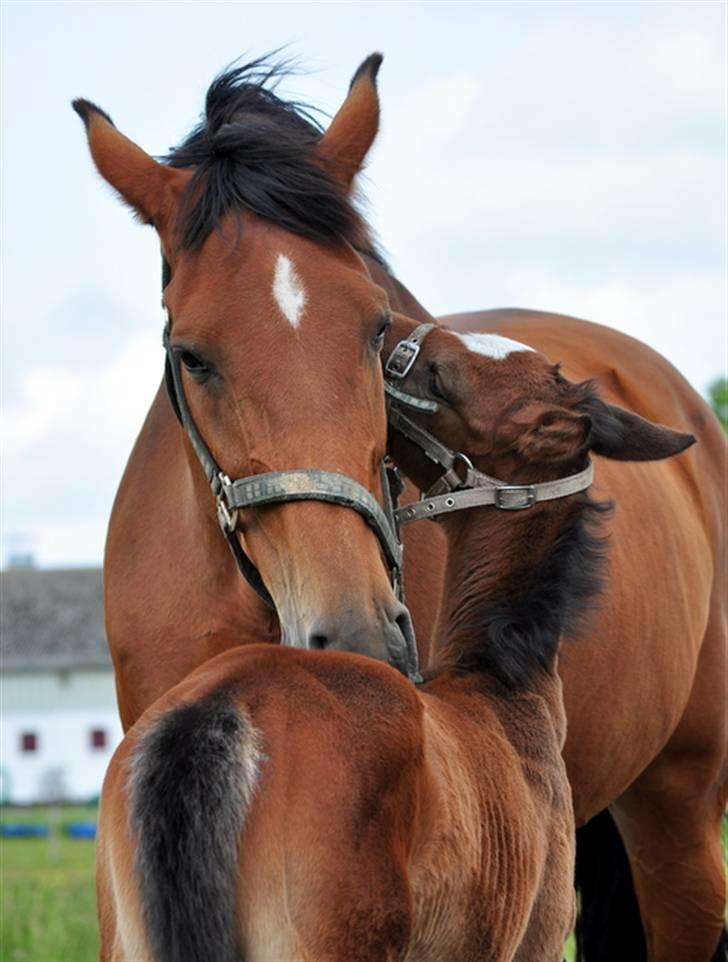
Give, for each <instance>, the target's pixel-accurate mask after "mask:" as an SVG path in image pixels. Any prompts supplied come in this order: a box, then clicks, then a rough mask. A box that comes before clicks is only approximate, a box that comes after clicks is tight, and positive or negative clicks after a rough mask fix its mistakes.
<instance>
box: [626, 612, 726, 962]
mask: <svg viewBox="0 0 728 962" xmlns="http://www.w3.org/2000/svg"><path fill="white" fill-rule="evenodd" d="M726 667H727V666H726V644H725V630H724V619H723V616H722V612H721V611H720V610H719V608H718V606H716V610H714V612H713V618H712V619H711V622H710V623H709V626H708V631H707V632H706V635H705V638H704V641H703V647H702V649H701V654H700V659H699V662H698V670H697V672H696V676H695V681H694V684H693V689H692V692H691V695H690V701H689V702H688V705H687V708H686V710H685V712H684V714H683V717H682V719H681V721H680V724H679V725H678V727H677V729H676V730H675V732H674V733H673V735H672V737H671V738H670V741H669V742H668V744H667V745H666V747H665V748H664V749H663V750H662V752H661V753H660V755H659V756H658V757H657V758H656V759H655V760H654V761H653V762H652V764H651V765H650V766H649V767H648V768H647V769H646V770H645V771H644V772H643V773H642V775H640V777H639V778H638V779H637V780H636V781H635V782H634V783H633V784H632V785H631V786H630V787H629V788H628V789H627V791H626V792H625V793H624V795H623V796H622V798H620V799H619V800H618V801H617V802H616V803H615V805H614V806H613V812H614V815H615V818H616V819H617V823H618V825H619V829H620V832H621V834H622V837H623V839H624V841H625V844H626V847H627V853H628V855H629V859H630V863H631V866H632V875H633V879H634V884H635V890H636V892H637V898H638V901H639V905H640V912H641V915H642V921H643V925H644V929H645V936H646V939H647V949H648V958H649V959H650V962H709V960H711V962H712V960H713V959H715V958H720V954H718V955H716V952H717V951H718V950H717V948H716V947H717V946H718V945H719V943H720V942H721V940H722V939H723V938H724V928H723V913H724V910H725V894H726V888H725V884H726V882H725V871H724V868H723V859H722V852H721V845H720V823H721V818H722V816H723V812H724V811H725V805H726V801H727V800H728V784H727V782H726V773H727V771H728V769H727V767H726V743H727V740H726V732H728V702H727V701H726V698H725V678H726Z"/></svg>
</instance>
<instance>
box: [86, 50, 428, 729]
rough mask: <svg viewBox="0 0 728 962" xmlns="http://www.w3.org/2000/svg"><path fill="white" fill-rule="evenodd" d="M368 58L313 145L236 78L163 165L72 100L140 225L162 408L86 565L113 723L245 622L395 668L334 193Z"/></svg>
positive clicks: (350, 293)
mask: <svg viewBox="0 0 728 962" xmlns="http://www.w3.org/2000/svg"><path fill="white" fill-rule="evenodd" d="M380 60H381V58H380V57H378V56H373V57H370V58H369V59H368V60H367V61H365V63H364V64H362V66H361V68H360V70H359V72H358V73H357V75H356V77H355V78H354V80H353V82H352V89H351V93H350V96H349V98H348V100H347V101H346V103H345V104H344V106H343V107H342V109H341V111H340V112H339V114H338V115H337V117H336V118H335V119H334V121H333V123H332V124H331V126H330V127H329V129H328V131H327V132H326V134H325V135H324V136H323V137H318V135H317V136H316V137H315V138H314V137H313V136H312V133H311V125H310V123H309V122H308V121H307V120H305V118H303V117H302V116H301V115H300V114H299V113H297V112H296V111H295V110H293V109H292V108H290V107H283V106H282V105H281V103H280V101H278V100H277V99H276V98H275V97H273V96H272V95H271V94H270V93H269V92H268V91H267V90H266V88H265V86H264V84H263V82H262V80H261V78H260V77H259V76H258V75H257V74H256V71H257V70H258V69H259V67H258V65H257V64H253V65H249V66H248V67H246V68H242V69H239V70H233V71H232V72H231V73H228V74H225V75H223V76H222V77H220V78H219V79H218V80H217V81H216V82H215V83H214V84H213V86H212V88H211V89H210V92H209V94H208V99H207V114H208V119H207V122H206V123H204V124H203V125H202V126H201V128H200V129H199V130H197V131H195V132H194V133H193V134H192V135H191V136H190V137H189V138H188V140H187V141H186V142H185V144H184V145H183V146H182V147H181V148H180V149H179V150H177V151H175V152H174V153H173V154H172V156H171V158H170V161H169V163H168V164H162V163H159V162H157V161H155V160H154V159H152V158H151V157H150V156H149V155H148V154H146V153H145V152H144V151H143V150H141V148H139V147H138V146H136V145H135V144H134V143H132V142H131V141H130V140H128V139H127V138H126V137H125V136H124V135H123V134H122V133H120V132H119V131H118V130H117V129H116V128H115V127H114V125H113V124H112V122H111V121H110V119H109V117H108V116H107V115H106V114H105V113H104V112H103V111H101V110H100V109H99V108H97V107H95V106H94V105H93V104H91V103H89V102H88V101H83V100H81V101H76V102H75V103H74V107H75V109H76V110H77V112H78V113H79V114H80V116H81V117H82V119H83V121H84V124H85V126H86V130H87V134H88V141H89V147H90V150H91V154H92V157H93V160H94V163H95V164H96V166H97V168H98V170H99V172H100V173H101V175H102V176H103V177H104V178H105V179H106V180H107V181H108V182H109V183H110V184H111V185H112V186H113V187H114V188H116V190H117V191H118V192H119V194H120V195H121V197H122V199H123V200H124V201H126V202H127V203H128V204H129V205H130V206H131V207H132V208H133V209H134V211H135V212H136V213H137V215H138V216H139V217H140V218H142V219H143V220H144V221H145V222H147V223H151V224H152V225H153V226H154V227H155V229H156V230H157V232H158V234H159V238H160V241H161V245H162V251H163V256H164V260H165V274H166V278H165V280H166V283H165V290H164V302H165V306H166V308H167V311H168V314H169V323H168V329H167V331H166V333H165V342H166V344H167V363H168V369H167V370H168V380H169V386H170V388H171V392H172V395H173V405H170V401H169V399H168V398H167V397H165V396H163V395H159V396H158V397H157V399H156V400H155V402H154V404H153V406H152V409H151V411H150V413H149V416H148V418H147V421H146V423H145V425H144V428H143V430H142V434H141V436H140V438H139V440H138V442H137V444H136V446H135V448H134V451H133V453H132V457H131V460H130V463H129V466H128V469H127V472H126V474H125V477H124V480H123V481H122V485H121V488H120V491H119V494H118V497H117V501H116V504H115V507H114V513H113V517H112V521H111V527H110V531H109V537H108V543H107V555H106V563H105V605H106V626H107V632H108V638H109V642H110V646H111V652H112V656H113V659H114V665H115V669H116V680H117V686H118V695H119V704H120V709H121V715H122V720H123V722H124V724H125V725H128V724H129V723H130V722H131V721H133V719H134V718H135V717H136V716H137V715H138V713H139V711H140V710H141V709H142V708H143V707H144V706H145V705H147V704H149V703H150V702H151V701H152V700H153V699H154V698H156V697H157V696H158V695H159V694H161V692H163V691H165V690H166V689H168V688H169V687H171V686H172V685H173V684H174V683H175V682H176V681H178V680H179V678H180V677H183V676H184V675H185V674H186V673H187V672H188V671H189V670H190V669H191V668H193V667H194V666H195V665H197V664H199V662H200V661H203V660H204V659H205V658H207V657H209V656H210V655H212V654H214V653H216V652H217V651H219V650H220V649H221V648H225V647H227V646H229V644H230V638H231V637H235V636H236V635H240V634H241V633H242V634H243V635H245V634H248V633H249V632H248V630H247V629H249V626H250V623H251V621H253V622H254V623H255V624H256V625H257V624H259V623H261V622H262V624H263V625H264V626H266V630H264V632H262V633H261V634H262V636H263V637H267V636H269V635H270V632H271V629H270V624H271V622H272V620H273V618H274V614H273V612H274V611H277V613H278V617H279V618H280V623H281V625H282V630H283V636H284V639H285V641H286V643H288V644H291V645H300V646H304V647H317V648H344V649H346V650H351V651H359V652H363V653H366V654H369V655H373V656H375V657H379V658H385V659H389V660H391V661H392V662H393V663H396V664H397V665H398V666H399V667H401V668H402V669H403V670H410V669H411V668H412V661H413V655H414V643H413V638H412V633H411V626H410V620H409V615H408V613H407V610H406V609H405V608H404V606H403V605H402V604H401V603H399V601H398V600H397V598H396V597H395V595H394V593H393V590H392V587H391V585H390V584H389V583H388V580H387V571H386V568H385V565H384V564H383V562H382V557H381V555H380V550H379V546H378V544H377V539H376V538H375V537H374V536H373V534H372V531H371V530H370V525H371V526H372V527H374V528H375V530H376V531H377V532H378V533H379V534H380V540H381V542H382V544H383V547H384V548H385V549H386V550H387V551H388V552H389V556H390V557H389V560H390V562H391V564H392V566H393V567H397V566H398V561H397V558H396V554H397V548H396V545H395V546H393V545H392V544H391V543H390V542H391V538H390V537H389V535H388V533H387V531H386V524H383V523H382V519H381V518H380V512H381V508H379V507H378V506H377V504H376V503H375V502H374V499H373V498H372V496H371V494H369V492H373V493H374V494H376V495H377V497H379V498H380V499H382V498H383V497H385V496H386V492H385V491H383V489H382V486H381V473H380V465H381V462H382V459H383V456H384V447H385V444H386V418H385V410H384V401H383V392H382V374H381V365H380V363H379V351H380V349H381V346H382V342H383V336H384V330H385V328H386V325H387V324H388V322H389V321H388V315H389V305H388V303H387V298H386V295H385V292H384V291H382V290H381V289H380V288H379V287H378V285H377V284H375V283H374V282H373V281H372V279H371V277H370V275H369V273H368V272H367V270H366V267H365V265H364V263H363V261H362V258H361V256H360V255H359V254H358V253H357V252H356V248H357V247H365V246H366V245H367V243H368V242H367V235H366V231H365V227H364V225H363V222H362V220H361V218H360V217H359V216H358V214H357V213H356V210H355V208H354V207H353V206H352V202H351V198H350V186H351V181H352V179H353V178H354V176H355V174H356V173H357V171H358V170H359V168H360V167H361V164H362V162H363V159H364V156H365V154H366V152H367V150H368V148H369V145H370V143H371V141H372V139H373V137H374V134H375V132H376V111H374V110H373V109H371V108H369V106H368V104H369V101H371V100H372V99H375V93H374V76H375V74H376V71H377V69H378V66H379V62H380ZM251 73H252V75H253V76H254V77H257V81H256V82H251ZM241 76H244V77H245V78H246V83H245V84H242V85H241V84H240V83H239V80H240V77H241ZM265 76H266V79H269V75H268V74H266V75H265ZM362 114H364V115H365V116H367V117H368V118H369V120H370V124H373V125H374V126H373V127H370V126H368V125H366V124H362V122H361V116H362ZM276 121H278V122H276ZM173 406H175V407H176V408H177V412H176V413H177V415H178V416H179V419H180V420H181V421H182V424H183V427H184V428H185V432H183V431H181V430H180V427H179V425H178V423H177V420H176V418H175V414H174V413H173ZM200 462H202V468H203V470H200V467H201V465H200ZM281 469H284V470H283V471H282V470H281ZM314 469H315V470H314ZM291 472H292V473H291ZM250 476H254V478H251V477H250ZM235 478H237V479H239V480H236V481H234V482H233V481H231V479H235ZM246 478H248V479H249V480H250V483H248V481H246ZM210 486H211V487H212V493H213V494H214V495H215V497H213V496H212V495H211V493H210ZM312 486H313V489H314V490H312ZM309 497H313V498H315V500H305V501H302V500H300V499H301V498H309ZM289 500H296V503H294V504H289V503H285V502H288V501H289ZM216 501H217V504H216ZM271 502H273V503H274V504H275V507H268V508H266V509H262V508H261V507H260V505H268V504H270V503H271ZM331 502H333V503H331ZM342 503H344V504H346V505H347V510H341V507H340V506H339V505H341V504H342ZM250 505H255V506H256V507H255V508H251V507H250ZM350 507H351V508H354V510H349V508H350ZM220 519H222V521H223V525H224V530H225V532H226V536H227V541H228V544H229V546H230V547H231V548H232V549H233V553H234V555H235V559H236V560H238V563H239V565H240V567H241V569H243V570H244V571H246V572H247V573H248V574H249V575H250V577H251V580H252V581H253V583H254V584H256V585H257V587H258V589H259V591H260V593H261V594H268V593H269V596H270V597H271V598H272V602H273V605H272V606H271V607H270V608H269V610H268V611H264V610H263V609H264V608H265V606H264V605H263V604H262V602H259V601H257V600H255V597H254V595H253V594H252V593H251V591H250V589H249V588H248V587H247V586H246V585H244V583H243V579H241V578H240V575H239V573H238V571H237V568H236V565H235V562H234V560H233V557H232V555H231V554H229V553H228V547H227V546H226V543H225V539H224V538H223V537H222V536H221V534H220V530H219V523H218V522H219V521H220ZM236 522H238V523H237V524H236ZM245 552H247V554H246V553H245ZM250 558H252V559H254V562H253V561H251V560H250ZM256 569H257V572H259V573H260V576H262V583H261V582H260V580H259V576H258V573H257V572H256ZM276 625H277V623H276ZM175 626H177V630H171V629H172V628H173V627H175ZM141 652H145V653H146V655H144V656H142V658H141V659H140V658H138V657H137V656H138V655H139V654H140V653H141ZM147 656H148V658H147Z"/></svg>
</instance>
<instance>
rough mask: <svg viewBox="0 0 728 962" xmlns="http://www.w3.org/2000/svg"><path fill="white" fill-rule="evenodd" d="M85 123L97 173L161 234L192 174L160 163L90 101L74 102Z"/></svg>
mask: <svg viewBox="0 0 728 962" xmlns="http://www.w3.org/2000/svg"><path fill="white" fill-rule="evenodd" d="M73 109H74V110H75V111H76V113H77V114H78V116H79V117H80V118H81V120H82V121H83V124H84V127H85V128H86V135H87V137H88V145H89V149H90V151H91V156H92V158H93V162H94V164H95V165H96V169H97V170H98V172H99V173H100V174H101V176H102V177H103V178H104V180H105V181H107V183H109V184H111V186H112V187H113V188H114V189H115V190H116V191H118V193H119V194H120V195H121V198H122V200H123V201H124V202H125V203H127V204H128V205H129V206H130V207H131V208H132V209H133V210H134V211H135V212H136V214H137V215H138V216H139V217H140V218H141V220H142V221H143V222H144V223H145V224H153V225H154V226H155V227H156V228H157V230H159V231H161V230H163V229H164V228H165V227H167V226H168V225H169V224H170V223H171V222H172V218H173V216H174V213H175V211H176V209H177V204H178V198H179V194H180V192H181V190H182V188H183V187H184V186H185V185H186V184H187V182H188V181H189V178H190V173H189V171H182V170H175V169H173V168H171V167H166V166H165V165H164V164H160V163H158V162H157V161H156V160H154V158H153V157H150V156H149V154H147V153H145V152H144V151H143V150H142V149H141V147H138V146H137V145H136V144H135V143H134V142H133V141H131V140H129V138H128V137H125V136H124V134H122V133H121V131H119V130H117V129H116V127H115V126H114V124H113V122H112V120H111V117H109V115H108V114H107V113H105V112H104V111H103V110H101V109H100V108H99V107H97V106H96V105H95V104H92V103H91V102H90V101H88V100H74V101H73Z"/></svg>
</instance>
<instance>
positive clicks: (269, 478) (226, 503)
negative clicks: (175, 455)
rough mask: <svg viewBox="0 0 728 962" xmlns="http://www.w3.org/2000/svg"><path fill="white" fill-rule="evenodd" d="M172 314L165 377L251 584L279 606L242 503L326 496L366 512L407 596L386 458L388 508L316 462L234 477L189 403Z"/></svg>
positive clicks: (332, 501) (226, 533) (396, 584)
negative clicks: (246, 540) (243, 540)
mask: <svg viewBox="0 0 728 962" xmlns="http://www.w3.org/2000/svg"><path fill="white" fill-rule="evenodd" d="M170 327H171V320H170V319H169V315H168V320H167V324H166V325H165V327H164V333H163V335H162V343H163V344H164V349H165V351H166V354H167V357H166V361H165V369H164V380H165V384H166V387H167V393H168V395H169V400H170V402H171V404H172V409H173V410H174V413H175V415H176V416H177V420H178V421H179V422H180V424H181V425H182V427H183V429H184V431H185V433H186V434H187V437H188V438H189V440H190V443H191V444H192V448H193V450H194V452H195V454H196V455H197V458H198V460H199V462H200V464H201V466H202V470H203V471H204V472H205V477H206V478H207V481H208V483H209V485H210V488H211V489H212V493H213V495H214V497H215V501H216V503H217V519H218V523H219V525H220V529H221V531H222V533H223V535H224V537H225V540H226V541H227V543H228V546H229V548H230V550H231V552H232V554H233V557H234V558H235V561H236V563H237V565H238V568H239V569H240V573H241V574H242V575H243V577H244V578H245V579H246V581H247V582H248V584H249V585H250V586H251V587H252V588H253V589H254V590H255V591H256V592H257V593H258V594H259V595H260V597H261V598H262V599H263V600H264V601H265V602H266V603H267V604H268V605H270V606H271V607H275V606H274V603H273V599H272V597H271V595H270V592H269V591H268V589H267V588H266V586H265V584H264V583H263V579H262V578H261V575H260V572H259V571H258V569H257V568H256V566H255V565H254V563H253V562H252V561H251V559H250V558H249V557H248V555H247V554H246V553H245V551H244V550H243V548H242V546H241V544H240V541H239V540H238V538H237V535H236V530H237V526H238V515H239V512H240V510H241V509H243V508H252V507H261V506H263V505H271V504H282V503H285V502H287V501H325V502H327V503H328V504H338V505H342V506H343V507H346V508H351V509H352V510H353V511H356V512H357V513H358V514H359V515H361V516H362V518H364V520H365V521H366V523H367V524H368V525H369V527H370V528H371V529H372V530H373V531H374V533H375V534H376V536H377V538H378V539H379V544H380V546H381V549H382V553H383V554H384V558H385V560H386V562H387V566H388V568H389V571H390V575H391V579H392V587H393V589H394V592H395V594H396V596H397V598H398V599H401V597H402V578H401V570H402V545H401V544H400V541H399V535H398V531H397V527H396V523H395V517H394V508H393V503H392V491H391V488H390V485H392V484H394V483H396V482H395V480H394V478H392V477H390V473H389V469H388V467H387V465H386V464H385V462H382V464H381V468H380V470H381V478H382V490H383V492H384V509H382V507H381V506H380V504H379V502H378V501H377V500H376V498H375V497H374V496H373V495H372V494H371V492H370V491H368V490H367V489H366V488H365V487H364V486H363V485H361V484H359V482H358V481H355V480H354V479H353V478H349V477H347V475H345V474H339V473H338V472H336V471H321V470H318V469H317V468H301V469H298V470H293V471H270V472H267V473H265V474H256V475H253V476H251V477H247V478H237V479H236V480H234V481H233V480H231V479H230V478H229V477H228V475H227V474H225V472H224V471H223V470H222V468H221V467H220V465H219V464H218V463H217V462H216V461H215V459H214V458H213V456H212V453H211V452H210V449H209V448H208V446H207V444H206V443H205V441H204V439H203V437H202V435H201V434H200V432H199V431H198V430H197V426H196V424H195V422H194V420H193V418H192V414H191V412H190V409H189V407H188V405H187V399H186V397H185V392H184V387H183V384H182V374H181V371H180V358H179V352H178V351H176V350H175V349H174V347H173V346H172V344H171V342H170V339H169V334H170Z"/></svg>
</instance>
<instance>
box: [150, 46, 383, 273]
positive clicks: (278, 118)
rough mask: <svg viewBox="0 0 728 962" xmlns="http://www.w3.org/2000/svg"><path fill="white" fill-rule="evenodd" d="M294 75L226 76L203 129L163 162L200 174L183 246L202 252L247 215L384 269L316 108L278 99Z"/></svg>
mask: <svg viewBox="0 0 728 962" xmlns="http://www.w3.org/2000/svg"><path fill="white" fill-rule="evenodd" d="M290 72H291V71H290V64H288V63H286V62H270V61H269V59H268V58H265V57H263V58H259V59H257V60H253V61H251V62H250V63H246V64H243V65H242V66H237V67H230V68H228V69H227V70H225V71H224V72H223V73H221V74H220V75H219V76H218V77H216V78H215V80H214V81H213V82H212V84H211V86H210V89H209V90H208V91H207V97H206V100H205V113H204V115H203V117H202V120H201V122H200V123H199V124H198V126H197V127H195V129H194V130H193V131H192V133H191V134H190V135H189V136H188V137H187V139H186V140H185V141H184V142H183V143H182V144H180V146H179V147H177V148H175V149H174V150H172V151H171V153H169V154H168V155H167V156H166V157H165V158H163V159H164V161H165V162H166V163H167V164H169V165H170V166H172V167H183V168H192V169H194V171H195V173H194V176H193V178H192V180H191V182H190V184H189V186H188V188H187V190H186V194H185V197H184V198H183V202H182V205H181V209H180V222H179V241H180V244H181V246H182V247H183V248H188V249H196V248H199V247H200V245H201V244H202V243H203V242H204V241H205V239H206V238H207V237H208V236H209V234H210V233H211V232H212V231H213V230H215V229H216V228H217V227H219V225H220V222H221V219H222V218H223V217H224V216H225V215H226V214H236V213H238V214H239V213H240V212H242V211H244V210H247V211H251V212H253V213H255V214H258V215H259V216H261V217H264V218H265V219H266V220H269V221H272V222H273V223H274V224H277V225H278V226H280V227H283V228H285V229H286V230H289V231H291V232H292V233H294V234H298V235H300V236H303V237H307V238H309V239H311V240H315V241H319V242H324V243H341V242H342V241H344V242H348V243H350V244H352V245H353V246H354V247H356V248H357V249H359V250H361V251H362V252H363V253H367V254H370V255H372V256H374V257H375V258H376V259H377V260H379V261H381V257H380V256H379V255H378V253H377V251H376V249H375V248H374V245H373V243H372V241H371V240H370V238H369V235H368V231H367V228H366V225H365V224H364V221H363V219H362V217H361V215H360V214H359V212H358V211H357V210H356V208H355V207H354V205H353V204H352V202H351V198H350V196H349V195H348V193H347V192H346V190H345V188H344V187H343V186H342V185H341V184H340V183H339V182H338V181H337V179H336V177H335V176H334V172H333V171H332V170H331V169H327V167H326V166H325V165H324V163H323V161H322V158H321V155H320V154H317V153H316V144H317V142H318V140H319V138H320V137H321V134H322V128H321V126H320V124H319V123H318V122H317V121H316V120H315V119H314V117H313V114H312V108H311V107H309V106H307V105H306V104H302V103H296V102H293V101H286V100H283V99H281V98H280V97H279V96H278V95H277V94H276V93H275V87H276V85H277V83H278V82H279V81H280V79H281V78H282V77H284V76H286V75H287V74H289V73H290Z"/></svg>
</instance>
